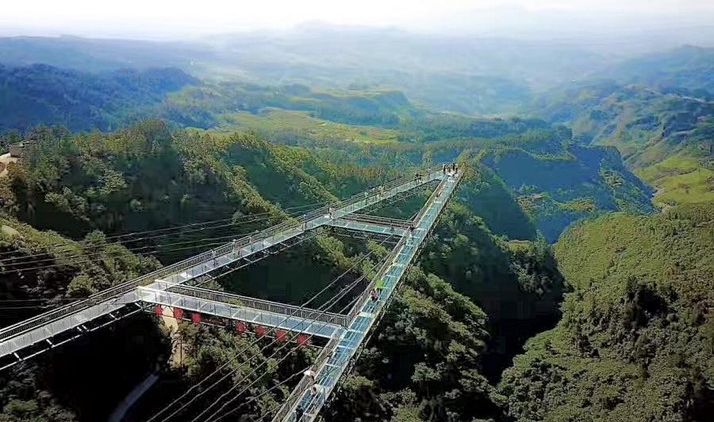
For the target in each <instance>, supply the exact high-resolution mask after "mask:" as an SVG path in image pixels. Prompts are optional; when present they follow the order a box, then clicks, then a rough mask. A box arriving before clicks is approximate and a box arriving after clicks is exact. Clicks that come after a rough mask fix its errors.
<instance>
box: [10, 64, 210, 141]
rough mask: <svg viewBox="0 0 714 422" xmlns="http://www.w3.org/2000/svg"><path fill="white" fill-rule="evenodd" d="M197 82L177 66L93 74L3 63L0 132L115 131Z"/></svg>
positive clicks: (51, 67)
mask: <svg viewBox="0 0 714 422" xmlns="http://www.w3.org/2000/svg"><path fill="white" fill-rule="evenodd" d="M0 60H1V59H0ZM197 83H198V81H197V80H196V79H194V78H193V77H191V76H189V75H187V74H185V73H184V72H182V71H181V70H178V69H175V68H167V69H158V68H157V69H147V70H130V69H126V70H115V71H110V72H104V73H98V74H93V73H85V72H81V71H77V70H69V69H60V68H56V67H53V66H48V65H43V64H34V65H30V66H25V67H8V66H2V65H0V87H2V88H1V89H0V133H1V132H6V131H8V130H18V131H25V130H27V129H28V128H31V127H33V126H36V125H40V124H43V125H61V126H64V127H67V128H68V129H70V130H73V131H79V130H82V131H86V130H93V129H99V130H111V129H117V128H119V127H122V126H125V125H126V124H127V123H128V122H130V121H131V120H133V119H135V118H136V116H140V115H141V112H142V110H145V109H146V108H147V107H148V106H150V105H152V104H155V103H158V102H160V101H162V100H163V98H164V97H165V96H166V94H168V93H169V92H173V91H177V90H179V89H181V88H183V87H185V86H187V85H193V84H197Z"/></svg>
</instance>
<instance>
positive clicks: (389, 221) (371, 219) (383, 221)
mask: <svg viewBox="0 0 714 422" xmlns="http://www.w3.org/2000/svg"><path fill="white" fill-rule="evenodd" d="M342 218H343V219H345V220H349V221H356V222H360V223H362V222H364V223H371V224H379V225H382V226H396V227H402V228H405V229H408V228H409V226H410V225H411V222H410V221H407V220H400V219H398V218H389V217H380V216H378V215H368V214H358V213H354V214H350V215H346V216H344V217H342Z"/></svg>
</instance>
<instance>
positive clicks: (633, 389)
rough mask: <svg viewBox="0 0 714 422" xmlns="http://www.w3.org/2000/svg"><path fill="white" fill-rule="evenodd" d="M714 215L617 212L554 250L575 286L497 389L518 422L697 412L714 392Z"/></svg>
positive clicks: (705, 208)
mask: <svg viewBox="0 0 714 422" xmlns="http://www.w3.org/2000/svg"><path fill="white" fill-rule="evenodd" d="M713 221H714V213H713V212H712V207H711V204H701V205H683V206H679V207H674V208H671V209H669V210H668V211H666V212H664V213H662V214H658V215H654V216H649V217H647V216H633V215H627V214H613V215H608V216H604V217H601V218H599V219H596V220H594V221H591V222H587V223H583V224H580V225H578V226H576V227H574V228H572V229H570V230H568V231H567V232H566V233H565V234H564V235H563V237H562V238H561V239H560V240H559V242H558V243H557V245H556V247H555V251H556V257H557V259H558V262H559V265H560V267H561V269H562V271H563V274H564V275H565V277H566V279H567V280H568V282H569V284H570V285H571V286H572V287H573V289H574V292H573V293H569V294H567V295H566V299H565V302H564V304H563V319H562V321H561V322H560V323H559V324H558V326H557V327H556V328H555V329H553V330H551V331H548V332H545V333H543V334H540V335H538V336H536V337H535V338H533V339H532V340H530V341H529V342H528V345H527V346H526V353H525V354H523V355H522V356H519V357H517V358H516V359H515V361H514V367H513V368H511V369H509V370H507V371H506V372H505V373H504V377H503V381H502V382H501V385H500V392H501V393H502V394H504V395H506V396H507V397H508V398H509V399H508V400H509V412H510V414H511V415H512V416H514V417H516V418H517V419H519V420H573V419H575V420H584V421H588V420H614V421H625V420H627V421H637V420H641V421H649V420H669V421H678V420H704V419H705V418H706V415H708V414H710V412H711V411H712V403H714V400H713V399H714V396H713V395H712V389H711V386H712V383H713V382H714V359H713V358H712V356H714V320H712V316H711V313H710V312H709V310H710V309H711V307H712V305H714V296H713V293H712V292H714V284H713V283H714V279H712V277H711V274H712V273H713V272H714V267H712V260H711V259H710V257H711V255H712V253H714V230H713V228H714V226H713V225H712V222H713Z"/></svg>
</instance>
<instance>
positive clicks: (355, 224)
mask: <svg viewBox="0 0 714 422" xmlns="http://www.w3.org/2000/svg"><path fill="white" fill-rule="evenodd" d="M327 225H329V226H333V227H340V228H343V229H349V230H359V231H364V232H371V233H377V234H384V235H389V236H399V237H402V236H404V235H405V234H407V233H408V232H409V229H408V228H405V227H401V226H388V225H384V224H380V223H374V222H368V221H359V220H352V219H349V218H337V219H334V220H332V221H330V222H329V223H327Z"/></svg>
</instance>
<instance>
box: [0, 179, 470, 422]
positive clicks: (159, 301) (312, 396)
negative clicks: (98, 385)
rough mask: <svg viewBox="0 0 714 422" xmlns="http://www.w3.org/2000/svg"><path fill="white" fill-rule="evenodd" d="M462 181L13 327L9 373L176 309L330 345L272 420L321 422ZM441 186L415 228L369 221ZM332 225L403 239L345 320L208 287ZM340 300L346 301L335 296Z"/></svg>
mask: <svg viewBox="0 0 714 422" xmlns="http://www.w3.org/2000/svg"><path fill="white" fill-rule="evenodd" d="M462 173H463V172H455V171H446V170H445V169H444V168H442V167H439V168H432V169H429V170H427V171H425V172H422V173H419V174H418V176H415V177H408V178H402V179H398V180H395V181H392V182H389V183H387V184H384V185H382V186H379V187H376V188H373V189H370V190H369V191H366V192H363V193H360V194H357V195H354V196H353V197H351V198H349V199H347V200H344V201H341V202H338V203H334V204H330V205H329V206H325V207H322V208H320V209H317V210H315V211H312V212H310V213H308V214H305V215H302V216H300V217H297V218H289V219H288V220H287V221H285V222H283V223H281V224H278V225H275V226H273V227H269V228H267V229H265V230H263V231H260V232H257V233H254V234H252V235H249V236H245V237H242V238H240V239H235V240H232V241H230V242H228V243H225V244H223V245H221V246H218V247H216V248H214V249H211V250H209V251H206V252H204V253H201V254H199V255H196V256H193V257H190V258H188V259H185V260H182V261H180V262H177V263H174V264H171V265H168V266H165V267H163V268H161V269H159V270H157V271H154V272H151V273H149V274H146V275H144V276H141V277H138V278H136V279H134V280H130V281H128V282H125V283H122V284H119V285H116V286H114V287H111V288H109V289H107V290H104V291H101V292H98V293H96V294H93V295H91V296H89V297H87V298H86V299H83V300H79V301H76V302H72V303H69V304H67V305H64V306H60V307H58V308H55V309H52V310H50V311H47V312H45V313H42V314H39V315H37V316H35V317H32V318H30V319H27V320H24V321H20V322H18V323H16V324H13V325H11V326H8V327H5V328H3V329H1V330H0V359H3V360H4V361H6V362H7V363H6V364H5V365H4V366H3V367H2V368H0V369H5V368H7V367H9V366H12V365H14V364H16V363H18V362H22V361H24V360H26V359H29V358H32V357H33V356H36V355H37V354H39V353H42V352H45V351H47V350H50V349H52V348H55V347H58V346H59V345H61V344H63V343H66V342H68V341H71V340H72V339H74V338H76V337H78V336H80V335H83V334H85V333H87V332H90V331H93V330H96V329H98V328H101V327H103V326H106V325H107V324H110V323H112V322H114V321H116V320H119V319H121V318H124V317H126V316H129V315H132V314H134V313H136V312H141V311H142V310H144V311H146V310H149V309H154V310H156V312H157V314H161V313H163V312H165V311H166V310H170V311H171V312H172V314H173V315H174V316H175V317H177V318H178V319H181V318H183V317H184V315H186V314H188V315H191V319H193V321H194V322H198V321H200V319H201V316H202V315H204V316H210V317H215V318H220V319H222V320H231V321H235V322H236V324H237V325H236V327H237V328H238V329H239V330H245V329H246V327H248V326H249V325H250V326H254V327H261V328H262V329H269V330H272V331H273V332H274V333H275V337H276V340H279V339H280V338H282V339H285V338H286V336H287V333H291V335H292V336H294V337H293V338H298V339H302V338H305V337H304V336H314V337H319V338H323V339H324V341H325V346H324V347H323V348H322V350H321V351H320V353H319V354H318V356H317V358H316V359H315V361H314V362H313V364H312V366H311V367H310V369H309V371H305V373H304V374H303V373H302V372H300V373H299V374H295V375H296V376H301V378H300V380H299V381H298V382H297V384H296V385H295V387H294V388H293V389H292V391H291V393H290V395H289V396H288V397H287V398H286V400H284V402H283V403H282V405H281V407H280V408H279V409H277V410H276V412H275V416H274V417H273V421H312V420H314V419H315V418H316V417H317V415H318V413H319V411H320V409H321V408H322V406H323V405H324V404H325V402H326V401H327V399H328V398H329V397H330V395H331V393H332V392H333V391H334V389H335V387H336V386H337V385H338V383H339V380H340V378H341V377H342V376H343V374H345V373H346V372H348V371H349V368H350V365H351V363H352V362H353V361H354V359H355V356H356V355H357V354H358V351H359V350H360V348H361V347H362V346H363V345H364V344H365V342H366V340H367V339H368V335H369V333H370V330H371V329H372V327H373V326H374V325H375V323H376V322H377V321H378V320H379V319H380V317H381V315H382V314H383V311H384V310H385V309H386V307H387V306H388V305H389V303H390V301H391V299H392V298H393V296H394V292H395V290H396V288H397V286H398V284H399V281H400V280H401V278H402V277H403V275H404V274H405V272H406V271H407V268H408V266H409V264H410V263H411V262H412V261H413V260H414V258H415V257H416V256H417V255H418V254H419V251H420V249H421V247H422V246H423V245H424V242H425V239H426V238H427V236H428V234H429V233H430V231H431V230H432V229H433V227H434V225H435V222H436V220H437V218H438V217H439V215H440V213H441V211H442V210H443V209H444V207H445V205H446V203H447V202H448V200H449V199H450V198H451V196H452V194H453V192H454V190H455V188H456V186H457V185H458V183H459V181H460V180H461V177H462ZM434 183H436V187H435V188H434V190H433V192H432V194H431V195H430V197H429V198H428V200H427V201H426V202H425V204H424V205H423V207H422V208H421V209H420V211H419V212H418V213H417V214H416V215H415V217H414V218H413V219H411V220H409V221H406V220H400V219H393V218H385V217H377V216H373V215H368V214H361V213H360V211H362V210H365V209H369V207H371V206H373V205H375V204H378V203H381V202H383V201H387V200H389V199H391V198H398V197H399V195H401V194H404V193H405V192H408V191H411V190H414V189H415V188H418V187H421V186H424V185H427V184H434ZM329 227H336V228H341V229H345V230H350V231H357V232H365V233H370V234H373V235H375V236H382V237H383V238H385V239H386V238H389V239H399V240H398V241H397V243H396V246H395V247H394V248H393V249H392V251H391V252H390V253H389V255H388V256H387V258H386V259H385V260H384V261H383V263H382V264H381V266H380V267H379V268H377V270H376V272H375V275H374V276H373V277H371V278H370V279H369V280H367V281H368V283H367V287H366V288H365V289H364V290H363V291H362V292H361V293H360V294H359V295H357V297H356V298H354V299H353V300H352V301H351V302H350V303H349V306H348V308H347V309H346V312H345V313H342V312H328V311H327V310H320V309H310V308H306V307H304V306H296V305H289V304H284V303H279V302H274V301H268V300H262V299H256V298H252V297H247V296H242V295H237V294H233V293H227V292H222V291H217V290H212V289H207V288H203V287H199V285H200V284H202V282H203V281H205V280H206V279H207V278H210V277H211V274H212V273H213V272H215V271H217V270H219V269H221V268H225V267H227V268H232V270H231V271H233V270H235V269H238V268H242V267H244V266H246V265H250V264H252V263H254V262H256V261H258V260H260V259H262V258H265V257H266V256H269V255H270V254H271V253H275V251H277V250H282V249H285V248H288V247H291V246H293V245H295V244H297V243H299V242H301V241H303V240H304V239H306V238H309V237H310V236H313V235H314V234H315V233H316V232H319V231H320V230H322V229H325V228H329ZM358 281H359V280H358ZM355 283H356V282H355ZM353 285H354V283H353ZM338 296H339V295H338ZM336 299H339V297H333V300H336ZM186 316H187V315H186ZM255 369H256V370H257V369H258V368H255ZM234 388H237V386H236V387H234ZM232 390H233V389H231V391H232ZM226 394H227V393H226ZM239 394H240V393H238V394H237V395H236V396H235V397H237V396H238V395H239ZM226 404H228V403H226ZM225 407H226V405H224V406H223V407H221V408H219V409H218V411H216V412H214V413H213V414H211V415H209V416H208V417H207V418H206V419H200V420H219V419H221V418H222V417H226V416H228V415H229V414H230V413H231V412H230V411H228V412H224V413H223V414H222V416H221V415H220V412H222V411H223V409H224V408H225ZM202 415H203V413H202ZM199 416H201V415H199ZM214 417H215V419H214ZM152 419H153V418H152Z"/></svg>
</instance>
